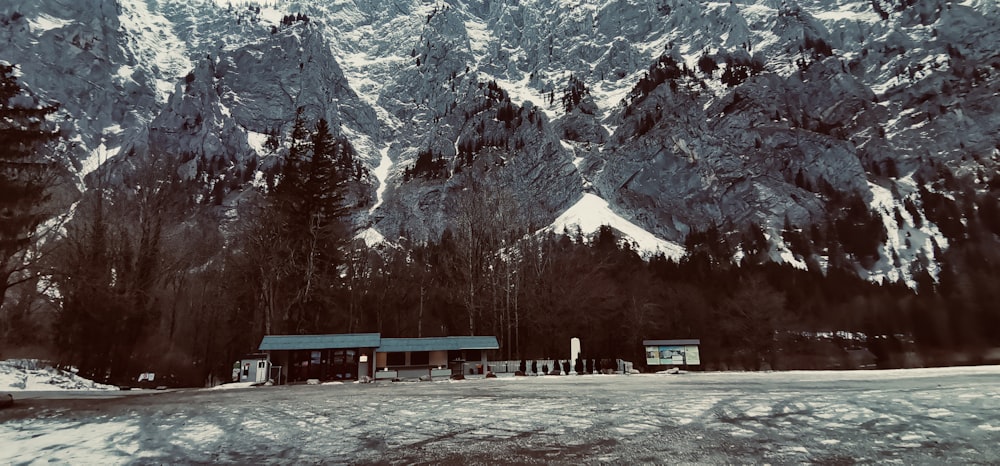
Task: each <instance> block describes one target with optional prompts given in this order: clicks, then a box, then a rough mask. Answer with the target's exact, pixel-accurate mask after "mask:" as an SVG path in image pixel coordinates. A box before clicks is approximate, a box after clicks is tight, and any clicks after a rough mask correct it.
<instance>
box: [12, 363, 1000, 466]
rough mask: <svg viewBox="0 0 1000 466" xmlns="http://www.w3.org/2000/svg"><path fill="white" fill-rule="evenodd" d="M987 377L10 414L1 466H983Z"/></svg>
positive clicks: (858, 378)
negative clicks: (832, 465) (815, 465)
mask: <svg viewBox="0 0 1000 466" xmlns="http://www.w3.org/2000/svg"><path fill="white" fill-rule="evenodd" d="M998 382H1000V366H991V367H971V368H948V369H921V370H903V371H865V372H784V373H689V374H683V375H634V376H562V377H555V376H547V377H528V378H514V377H508V378H500V379H492V380H468V381H460V382H420V383H417V382H414V383H380V384H342V385H299V386H281V387H258V388H244V389H235V390H190V391H178V392H172V393H162V394H155V395H148V396H134V397H127V398H119V399H107V400H96V401H95V400H92V399H90V400H76V401H73V400H28V401H25V402H22V403H19V404H17V405H15V407H14V408H11V409H7V410H3V411H0V445H3V450H4V453H5V456H6V461H9V462H12V463H14V464H18V463H32V462H38V463H45V462H49V461H56V462H66V463H71V464H97V463H114V464H119V463H161V462H167V463H175V462H183V463H208V462H211V463H240V464H251V463H252V464H275V463H277V464H284V463H347V462H351V463H371V462H391V463H425V462H426V463H439V462H445V463H459V464H495V463H509V462H515V461H516V462H521V463H546V464H549V463H560V464H578V463H581V462H602V463H603V462H611V463H629V464H631V463H637V462H658V463H677V462H682V463H687V462H698V463H731V462H736V463H750V462H752V463H760V462H768V463H775V462H777V463H792V462H795V463H799V462H821V463H826V462H836V463H843V462H853V461H859V462H868V463H892V462H898V463H907V464H909V463H953V464H954V463H997V462H1000V446H998V445H1000V383H998Z"/></svg>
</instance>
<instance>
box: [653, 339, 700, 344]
mask: <svg viewBox="0 0 1000 466" xmlns="http://www.w3.org/2000/svg"><path fill="white" fill-rule="evenodd" d="M700 344H701V340H698V339H689V340H642V346H685V345H700Z"/></svg>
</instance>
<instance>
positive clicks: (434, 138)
mask: <svg viewBox="0 0 1000 466" xmlns="http://www.w3.org/2000/svg"><path fill="white" fill-rule="evenodd" d="M73 5H77V4H73ZM79 5H80V6H70V5H68V4H66V2H61V1H58V0H46V1H42V2H23V1H22V2H13V3H11V4H9V5H8V6H7V7H5V8H4V9H3V10H2V11H0V14H2V15H3V18H4V22H5V26H4V27H3V28H2V29H3V30H4V31H6V33H5V35H6V36H7V38H8V41H9V42H12V43H14V44H16V46H15V47H13V48H8V49H7V51H5V52H4V53H3V55H2V56H0V59H4V60H8V61H10V62H12V63H25V64H24V65H22V70H23V71H22V72H23V74H24V78H23V81H24V82H25V83H27V85H28V86H29V87H31V88H32V89H33V90H37V91H39V92H41V93H42V95H45V96H47V97H49V98H51V99H53V100H56V101H59V102H60V103H62V104H63V111H64V112H65V115H66V116H67V117H71V118H73V121H74V123H73V126H74V127H73V128H72V129H67V130H66V131H67V132H71V133H72V136H73V137H74V138H75V139H74V140H75V141H77V146H76V147H74V148H73V149H72V150H73V151H75V155H76V157H77V159H78V160H80V166H81V167H80V172H81V175H87V174H89V173H91V171H92V170H95V169H96V166H97V162H95V161H94V159H95V158H96V159H98V160H102V159H103V160H107V159H110V158H114V157H123V156H126V155H127V154H128V153H130V152H132V151H135V150H136V149H138V150H139V152H144V151H150V150H154V149H155V150H158V151H167V152H174V153H182V154H190V155H189V156H190V157H191V159H190V160H189V162H188V163H187V165H186V168H185V169H184V170H185V171H186V173H187V176H189V177H192V178H198V177H201V178H200V179H201V180H202V182H203V183H205V185H206V188H205V191H206V193H208V192H212V191H219V193H218V197H220V198H221V199H222V200H223V201H225V202H224V204H231V203H232V202H235V200H237V199H239V197H240V196H241V194H240V193H241V192H242V191H243V190H245V189H246V187H247V186H249V185H248V184H247V183H250V182H251V181H252V180H253V179H258V178H259V177H260V175H256V174H254V173H253V172H255V171H257V170H259V169H262V168H266V167H267V166H268V164H271V163H274V162H273V161H274V160H277V159H276V157H278V158H280V157H281V152H282V151H283V148H281V147H280V145H279V147H277V148H272V149H269V148H267V147H265V146H266V144H265V142H267V140H268V138H269V137H276V138H277V139H278V140H279V141H280V140H281V139H282V137H283V135H285V134H287V132H288V131H290V127H291V121H292V116H293V114H294V110H295V108H297V107H300V106H304V107H306V108H307V111H308V112H310V114H311V116H312V117H319V116H322V117H324V118H326V119H327V120H329V121H330V122H331V123H332V126H333V128H334V130H335V132H336V133H338V134H340V135H343V136H345V137H347V138H348V139H349V140H350V141H351V143H352V144H353V145H354V146H355V148H356V149H357V151H358V155H359V157H360V159H361V160H362V161H363V162H364V163H365V165H366V167H367V169H368V170H369V171H371V172H373V173H375V174H374V175H371V176H370V177H368V178H367V181H365V183H366V187H363V188H362V187H359V188H358V190H357V194H356V196H354V200H353V205H354V206H355V210H354V214H353V216H352V218H353V222H354V224H355V226H356V228H357V229H358V230H359V231H367V232H369V237H383V238H395V237H397V236H400V235H402V236H407V237H410V239H412V240H417V241H420V240H428V239H429V240H433V239H435V238H437V237H439V236H440V235H441V233H442V232H443V231H444V230H445V229H447V228H448V227H449V222H450V219H449V216H448V214H447V212H448V211H449V209H451V208H452V207H451V206H453V203H454V202H456V201H455V193H458V192H461V191H462V190H463V189H464V188H465V187H467V186H468V184H469V183H471V182H473V180H474V179H477V178H481V177H482V176H484V175H485V174H486V173H487V172H491V171H492V172H495V173H494V174H495V175H496V176H494V175H490V176H493V178H491V179H495V180H498V181H496V182H498V183H503V186H506V187H504V188H503V189H506V190H510V191H512V192H513V193H514V197H515V198H516V200H517V204H518V206H519V208H520V209H521V210H522V211H524V215H525V217H526V218H527V219H528V221H529V222H530V223H531V224H534V225H536V226H538V227H543V226H545V225H548V224H551V223H552V222H553V221H555V219H556V218H557V217H558V216H559V215H560V214H561V213H563V212H565V211H566V210H567V209H568V208H569V207H570V206H572V205H574V204H575V203H576V202H577V201H578V200H580V199H581V198H582V197H583V196H585V195H596V196H599V197H600V198H603V199H604V200H606V201H608V202H609V206H610V208H611V210H613V211H615V212H616V213H617V214H619V215H621V216H622V217H624V218H625V219H627V220H628V221H631V222H633V223H635V224H637V225H639V226H641V227H643V228H644V229H646V230H647V231H648V232H650V233H651V234H654V235H656V236H659V237H660V238H662V239H664V240H667V241H672V242H674V243H683V242H684V240H685V238H686V237H687V236H688V235H689V234H690V233H692V232H697V231H703V230H705V229H709V228H721V229H723V230H724V231H726V232H727V234H729V235H731V236H732V239H731V241H732V242H733V243H734V244H737V245H738V244H739V243H740V242H741V241H742V240H741V239H740V238H741V236H740V235H741V233H739V232H740V231H744V230H745V229H746V228H749V227H751V226H754V225H756V227H759V228H761V229H762V230H763V232H764V233H765V235H766V236H767V237H769V238H771V240H769V242H770V253H769V256H770V257H771V259H772V260H779V261H785V262H788V263H792V264H796V265H798V266H802V267H807V266H809V265H808V264H809V263H810V262H812V263H814V264H818V265H819V266H820V267H821V268H825V267H826V266H827V265H828V263H829V262H830V261H831V259H832V256H833V255H835V254H838V253H836V252H835V251H833V249H830V247H829V246H818V247H817V248H815V249H814V250H811V251H802V250H799V251H792V250H791V249H790V248H789V243H791V242H792V241H790V240H786V239H785V238H784V237H785V236H789V235H790V233H789V231H808V230H809V229H810V228H812V227H813V226H814V225H826V224H828V225H844V227H843V228H842V230H843V231H842V233H844V234H847V235H849V236H850V235H857V234H860V233H859V232H863V231H870V229H866V228H867V227H864V225H860V224H859V225H856V228H854V229H851V228H848V226H849V225H848V224H850V223H851V222H855V223H858V222H860V223H865V222H867V223H868V224H869V225H876V226H879V225H880V226H881V227H882V230H883V231H884V233H885V239H879V240H878V243H879V244H878V246H877V248H876V249H875V250H872V248H871V245H867V244H864V245H861V244H859V245H857V247H854V246H852V245H851V242H852V241H853V240H851V239H849V238H840V239H837V240H835V241H834V242H840V243H843V244H845V245H847V246H848V247H847V249H848V250H847V251H846V252H844V253H843V255H844V256H845V257H847V258H848V260H849V261H850V262H853V263H855V264H856V266H855V269H856V271H857V272H858V273H859V274H861V275H862V276H866V277H868V278H870V279H873V280H880V279H885V280H892V281H895V280H904V281H907V282H909V283H913V271H912V270H911V269H912V268H913V267H914V265H913V264H915V263H918V262H921V263H923V262H926V263H927V267H929V269H930V271H931V273H932V274H933V275H936V274H937V269H936V268H935V266H934V264H935V263H936V262H937V261H938V260H939V258H938V257H937V256H936V254H937V252H936V251H940V250H941V249H945V248H947V247H948V244H949V239H951V240H952V241H953V240H954V238H949V237H948V236H949V235H948V234H946V233H945V232H942V231H941V229H940V228H939V227H938V225H937V223H938V221H939V220H940V221H945V222H947V221H948V219H947V218H938V217H939V216H938V215H935V214H934V213H933V212H931V213H928V212H925V211H924V210H925V208H924V201H923V198H922V197H921V192H922V191H921V188H922V187H924V188H925V191H926V192H928V193H938V192H939V193H940V194H941V195H943V196H945V197H947V196H949V195H950V194H949V193H952V192H959V191H961V190H962V189H965V190H969V189H971V190H972V192H973V194H972V198H973V199H976V198H977V196H979V197H982V196H984V195H989V194H988V193H989V192H990V185H989V183H990V181H991V180H992V179H993V175H992V174H993V173H996V169H997V165H996V164H997V158H998V152H1000V149H997V147H1000V141H998V137H997V136H996V135H997V131H995V130H996V129H998V128H1000V116H998V115H997V113H996V112H995V111H992V108H995V107H993V106H991V105H990V104H989V102H995V101H996V100H997V99H998V97H997V93H996V89H997V88H998V86H1000V84H998V82H1000V79H998V77H997V76H998V72H997V71H996V70H997V69H1000V55H998V52H997V50H998V48H1000V47H998V45H997V43H996V42H997V39H996V38H997V37H998V35H997V34H992V35H991V34H990V31H998V30H1000V26H998V21H997V20H996V16H995V15H994V16H992V18H993V19H990V18H991V16H990V13H991V12H993V13H995V12H996V11H997V7H996V6H995V5H991V3H990V2H986V1H966V2H962V3H955V2H945V1H934V0H926V1H915V2H913V1H906V2H888V1H884V0H876V1H874V2H863V1H813V2H799V3H787V2H777V1H746V2H730V3H713V2H691V1H656V2H653V1H649V2H640V1H594V2H567V1H547V0H539V1H524V2H519V3H517V4H510V3H505V2H486V3H483V4H478V3H476V4H473V3H468V2H453V3H450V4H445V3H442V4H436V3H434V4H432V3H426V2H416V1H413V2H410V1H394V2H393V3H392V4H391V7H389V8H386V5H385V4H384V3H383V2H352V3H348V2H333V3H324V2H285V3H278V2H236V4H231V3H229V2H219V1H202V2H197V1H195V2H182V1H179V0H176V1H161V2H155V3H150V2H146V1H142V0H132V1H122V2H113V1H107V0H88V2H86V4H83V3H81V4H79ZM15 12H16V13H18V14H19V15H20V18H18V19H17V20H12V18H13V17H14V13H15ZM288 13H293V14H294V13H302V14H304V15H306V17H307V18H308V19H307V20H305V21H301V20H300V21H293V22H291V24H282V22H281V19H283V18H282V17H283V15H285V14H288ZM32 41H34V43H32ZM58 44H69V45H70V46H69V47H59V46H58ZM88 44H90V45H88ZM74 50H78V52H73V53H69V52H67V51H70V52H72V51H74ZM67 54H68V56H67ZM56 62H61V63H62V67H55V66H53V64H54V63H56ZM46 64H48V65H46ZM88 65H89V67H88ZM80 68H82V69H87V70H89V73H90V75H91V76H90V77H88V78H86V82H89V83H91V84H93V86H90V85H89V84H73V80H71V79H67V78H66V76H77V75H79V73H77V72H76V71H75V70H76V69H80ZM44 73H49V74H50V75H51V76H50V77H48V78H42V76H43V74H44ZM189 78H190V79H192V81H191V82H187V80H188V79H189ZM296 80H298V82H299V84H297V85H296V84H295V81H296ZM574 80H575V81H574ZM81 82H84V81H83V80H81ZM287 82H292V83H293V87H292V88H290V89H283V88H282V86H283V83H287ZM574 82H578V83H579V84H578V85H577V86H578V88H577V89H576V91H574V92H577V93H578V94H579V95H577V96H576V97H574V94H573V92H571V91H572V89H571V87H572V86H573V85H574V84H573V83H574ZM87 86H89V87H94V88H96V89H98V90H99V91H100V92H98V93H97V94H95V96H96V98H92V99H89V100H83V99H81V98H80V97H79V96H81V95H83V92H84V90H83V89H84V88H85V87H87ZM296 86H298V87H296ZM198 96H200V97H198ZM567 99H569V100H567ZM567 102H570V105H567ZM196 127H197V128H196ZM959 131H960V132H961V136H958V135H957V134H956V132H959ZM272 147H273V146H272ZM428 151H429V153H430V154H431V159H435V158H438V159H440V160H442V161H443V163H444V164H445V167H446V168H445V171H446V173H444V174H442V175H441V176H440V177H437V178H434V177H430V176H417V177H413V176H411V175H407V173H412V170H413V169H415V168H416V165H417V163H418V159H419V156H420V154H422V153H428ZM189 156H185V157H189ZM932 166H933V168H930V167H932ZM84 167H86V168H84ZM199 167H200V168H199ZM206 167H207V168H206ZM942 167H944V168H942ZM376 168H380V169H379V170H376ZM941 170H946V171H948V172H949V174H950V176H951V177H952V178H959V179H965V178H967V176H966V175H971V176H972V181H969V183H972V185H971V186H967V187H964V188H962V189H959V190H956V189H953V188H954V187H952V188H945V187H944V186H942V185H938V187H937V188H935V187H933V186H932V185H933V184H934V183H936V182H938V181H940V179H941V178H940V177H939V176H938V175H937V173H938V172H940V171H941ZM942 173H943V172H942ZM980 174H983V176H980ZM945 178H948V176H945ZM223 179H226V180H228V182H227V183H225V189H221V190H217V189H216V185H217V184H218V183H223V181H222V180H223ZM976 180H978V181H976ZM927 186H930V187H927ZM886 192H888V193H889V197H891V199H890V198H889V197H887V196H886V195H885V193H886ZM930 195H933V194H930ZM206 197H207V194H206ZM841 197H846V198H848V199H847V200H846V201H844V202H851V201H850V199H849V198H852V197H858V198H860V200H861V201H862V202H863V204H864V206H866V208H867V209H868V211H869V212H868V213H864V212H862V213H861V215H860V217H859V218H858V219H856V220H850V219H847V218H841V217H840V216H842V215H843V214H842V212H848V211H850V210H849V209H844V210H841V209H840V207H839V206H841V205H844V204H843V202H841V201H840V200H838V199H839V198H841ZM909 204H912V205H914V206H915V207H916V208H915V209H907V208H906V207H907V206H908V205H909ZM967 210H968V211H967V212H965V213H964V214H961V215H960V219H959V220H964V221H965V224H968V223H969V218H970V216H971V215H976V212H977V209H976V208H975V207H973V208H972V209H971V210H969V209H967ZM963 216H964V217H963ZM788 227H791V228H788ZM946 230H948V231H953V230H954V228H946ZM955 234H956V233H952V235H951V236H954V235H955ZM957 234H958V235H962V234H964V233H962V232H959V233H957ZM809 241H810V242H812V243H819V242H820V238H818V237H815V235H813V237H812V238H811V239H810V240H809Z"/></svg>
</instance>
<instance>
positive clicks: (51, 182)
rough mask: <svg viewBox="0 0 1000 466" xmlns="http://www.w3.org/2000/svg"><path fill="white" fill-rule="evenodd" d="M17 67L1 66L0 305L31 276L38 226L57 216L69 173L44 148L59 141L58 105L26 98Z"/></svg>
mask: <svg viewBox="0 0 1000 466" xmlns="http://www.w3.org/2000/svg"><path fill="white" fill-rule="evenodd" d="M14 69H15V67H14V65H10V64H7V63H5V62H0V275H2V278H3V281H2V284H0V307H2V305H3V303H4V297H5V296H6V294H7V290H8V288H9V287H10V286H12V285H14V284H16V283H18V282H20V281H21V280H23V279H24V277H25V276H27V275H29V274H27V273H25V260H27V257H25V256H26V254H25V252H26V251H27V250H28V248H29V247H30V246H31V245H32V244H33V243H34V242H35V241H36V237H37V231H36V230H37V229H38V226H39V225H40V224H41V223H42V222H44V221H45V220H47V219H48V218H50V217H51V216H52V215H53V214H54V212H53V211H52V209H51V207H52V206H51V205H50V202H49V201H50V200H51V199H50V198H51V193H52V189H53V188H54V187H55V186H56V185H58V184H59V183H60V175H63V174H65V173H66V171H65V166H64V165H63V164H62V163H61V161H59V160H57V159H56V158H55V157H54V156H53V155H51V154H48V153H46V150H45V147H44V146H45V145H46V144H48V143H51V142H52V141H54V140H55V139H57V138H58V137H59V133H58V131H57V130H55V129H53V128H52V125H51V123H50V122H49V121H47V120H46V118H47V117H48V116H50V115H52V114H53V113H55V112H56V110H57V109H58V106H56V105H43V104H39V103H38V102H37V99H35V98H34V97H33V96H30V95H28V94H26V93H25V91H24V89H22V88H21V86H20V84H18V82H17V77H16V76H15V75H14Z"/></svg>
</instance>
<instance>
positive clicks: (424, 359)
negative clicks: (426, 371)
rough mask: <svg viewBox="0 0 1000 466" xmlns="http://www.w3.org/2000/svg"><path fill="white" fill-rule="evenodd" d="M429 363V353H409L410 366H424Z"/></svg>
mask: <svg viewBox="0 0 1000 466" xmlns="http://www.w3.org/2000/svg"><path fill="white" fill-rule="evenodd" d="M430 363H431V353H430V352H428V351H414V352H412V353H410V365H411V366H426V365H428V364H430Z"/></svg>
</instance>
